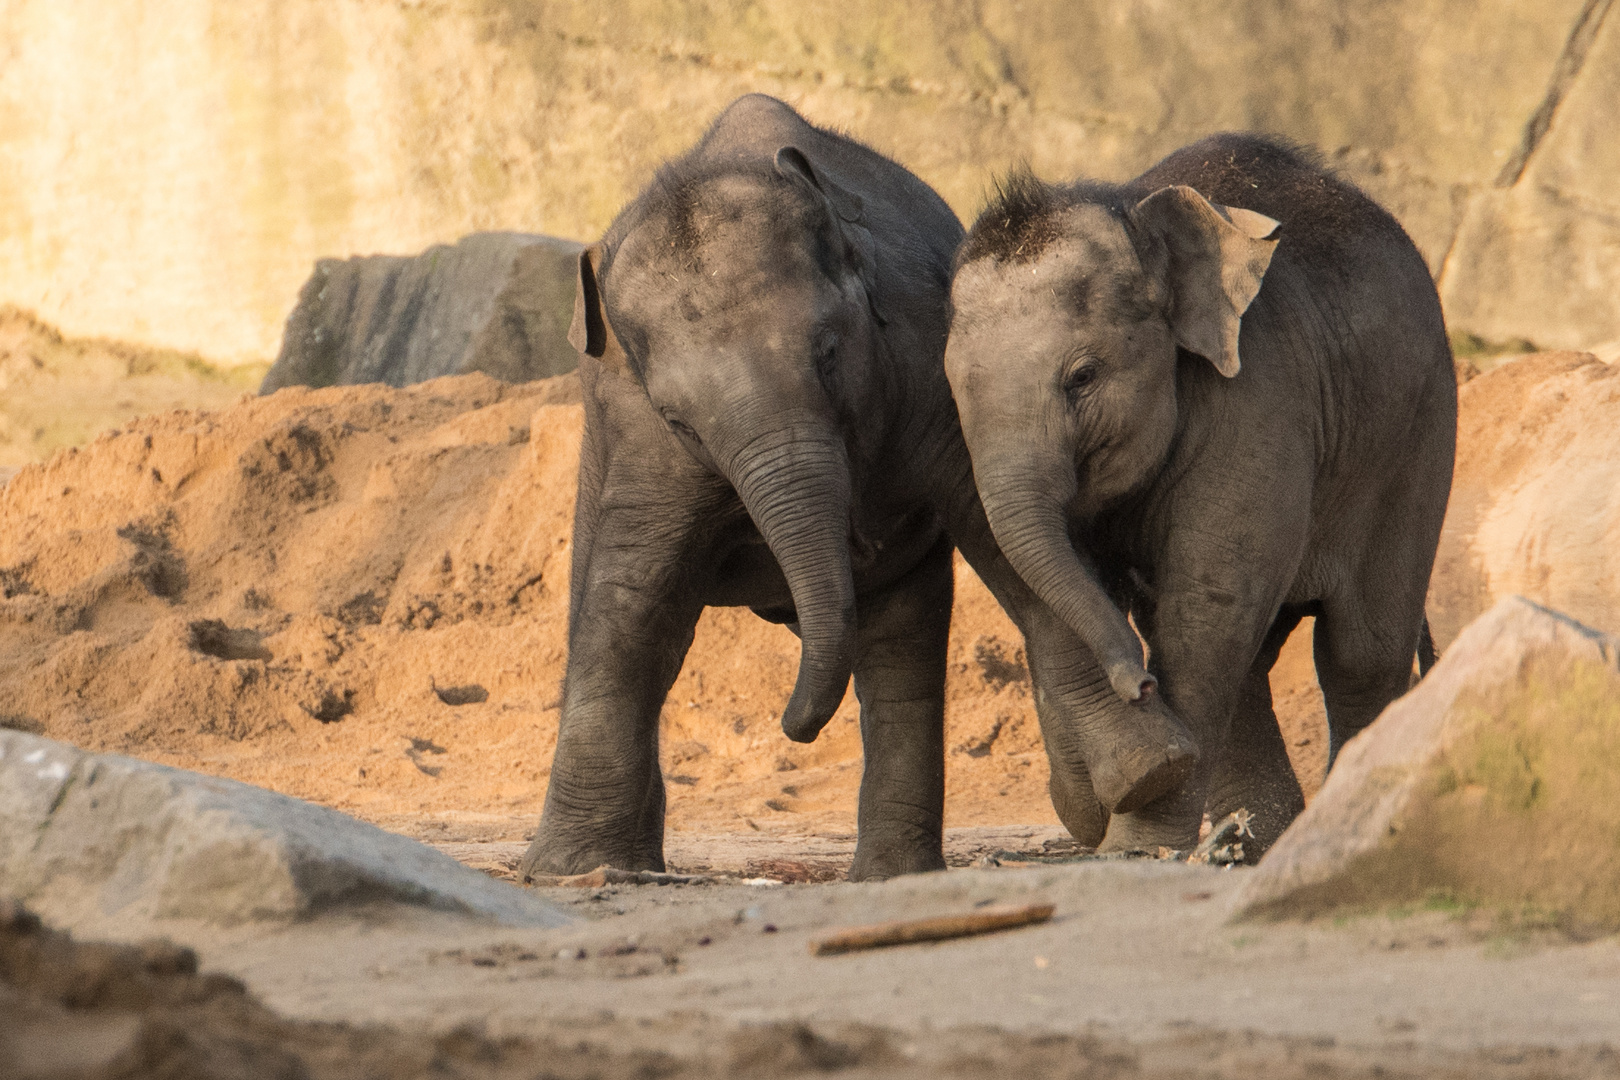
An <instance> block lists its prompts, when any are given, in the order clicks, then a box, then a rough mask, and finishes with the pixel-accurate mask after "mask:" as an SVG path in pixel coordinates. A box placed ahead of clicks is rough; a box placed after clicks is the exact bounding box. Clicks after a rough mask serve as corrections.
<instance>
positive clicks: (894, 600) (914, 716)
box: [849, 534, 954, 881]
mask: <svg viewBox="0 0 1620 1080" xmlns="http://www.w3.org/2000/svg"><path fill="white" fill-rule="evenodd" d="M951 551H952V545H951V542H950V540H949V538H947V537H946V536H944V535H943V534H942V535H941V536H940V538H939V540H938V541H937V542H936V543H935V544H934V546H933V547H932V548H930V549H929V551H928V553H927V554H926V555H924V556H923V558H922V561H921V562H919V563H918V564H917V565H916V566H915V567H914V568H912V570H911V571H910V572H909V573H908V574H906V576H905V577H903V578H901V579H900V580H899V581H898V582H896V583H895V584H894V585H892V586H890V587H889V588H887V589H885V590H884V591H883V592H881V593H879V594H877V595H876V596H863V597H861V599H860V608H859V612H858V616H857V620H858V638H857V652H856V659H855V695H856V697H857V698H858V699H859V701H860V703H861V751H862V756H863V763H862V771H861V794H860V808H859V815H858V819H857V820H858V830H857V832H858V836H859V839H858V840H857V842H856V845H855V862H854V865H853V866H851V867H850V871H849V879H850V880H851V881H878V880H882V879H884V878H889V877H894V876H895V875H897V874H910V873H916V872H918V871H922V870H943V869H944V868H945V856H944V852H943V848H942V834H943V829H944V819H945V658H946V647H947V645H948V644H949V638H950V628H951V598H952V591H953V585H954V583H953V580H952V576H951Z"/></svg>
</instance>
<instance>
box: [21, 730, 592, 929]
mask: <svg viewBox="0 0 1620 1080" xmlns="http://www.w3.org/2000/svg"><path fill="white" fill-rule="evenodd" d="M0 895H5V896H8V897H11V898H15V899H20V900H23V901H26V902H27V903H28V904H29V905H30V906H32V907H33V908H34V909H35V910H36V911H38V912H39V913H40V914H42V915H43V916H45V917H46V918H48V919H50V920H51V921H52V922H55V923H58V924H65V925H70V926H73V925H83V924H85V923H86V922H87V921H89V922H94V921H95V920H97V919H116V920H118V921H119V922H120V923H121V924H122V925H123V927H124V928H125V930H126V932H127V930H128V928H129V926H130V924H131V922H132V921H133V922H153V921H159V920H164V919H197V920H202V921H205V922H212V923H220V924H238V923H243V922H257V921H284V920H289V919H297V918H307V917H310V916H313V915H319V914H323V913H326V912H329V911H332V910H334V909H338V908H342V907H345V906H352V905H357V904H367V903H378V902H383V903H387V902H392V903H403V904H411V905H419V906H423V907H430V908H438V909H442V910H447V911H455V912H461V913H463V914H468V915H475V916H482V917H485V918H489V919H493V920H495V921H498V922H501V923H504V924H507V925H513V926H541V927H556V926H564V925H566V924H568V923H571V922H573V921H574V918H573V916H570V915H568V914H566V913H565V912H563V911H562V910H561V909H559V908H557V907H555V906H553V905H552V904H550V903H548V902H546V901H544V900H542V899H540V898H539V897H537V896H534V895H532V894H530V893H527V892H524V891H523V890H521V889H517V888H514V887H512V886H510V885H506V884H503V883H501V882H498V881H494V880H491V879H490V878H488V877H486V876H485V875H483V874H480V873H479V872H478V871H476V870H469V869H467V868H466V867H464V866H462V865H461V864H460V863H457V862H456V861H455V860H454V859H451V858H450V857H449V856H447V855H443V854H440V853H439V852H437V851H435V850H434V849H432V848H430V847H428V846H427V845H425V844H419V843H417V842H416V841H414V840H409V839H406V838H405V837H403V836H396V835H394V834H393V833H388V832H384V831H383V830H381V829H378V828H376V827H375V826H372V825H367V824H365V823H363V822H360V821H356V820H355V819H353V818H351V817H347V816H345V815H343V814H340V813H338V812H337V811H335V810H329V809H327V808H325V807H321V806H315V805H314V804H312V803H307V802H302V801H300V800H298V799H293V798H289V797H287V796H285V795H278V794H276V793H275V792H273V791H266V790H264V789H263V788H256V787H252V786H250V785H247V784H239V783H237V782H235V781H233V780H222V779H219V778H218V777H212V776H203V775H201V774H199V773H192V772H186V771H184V770H181V769H171V768H168V767H167V766H163V765H154V764H152V763H151V762H146V761H137V760H135V759H133V758H125V757H118V756H115V755H111V754H105V755H101V754H86V753H83V752H82V751H79V750H76V749H74V748H73V747H71V746H67V745H66V744H64V743H59V742H53V741H52V740H50V739H43V738H39V737H38V736H34V735H27V734H24V733H22V732H18V731H5V730H0Z"/></svg>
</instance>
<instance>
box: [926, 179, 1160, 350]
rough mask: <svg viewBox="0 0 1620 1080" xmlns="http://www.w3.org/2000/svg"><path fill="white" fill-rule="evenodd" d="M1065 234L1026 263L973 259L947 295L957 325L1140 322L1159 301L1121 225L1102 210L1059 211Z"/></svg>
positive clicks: (1097, 207)
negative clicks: (1073, 319)
mask: <svg viewBox="0 0 1620 1080" xmlns="http://www.w3.org/2000/svg"><path fill="white" fill-rule="evenodd" d="M1062 226H1063V228H1062V232H1061V234H1060V235H1059V236H1058V237H1057V238H1056V239H1054V240H1052V241H1050V242H1049V243H1048V244H1047V245H1046V247H1045V248H1044V249H1043V250H1042V251H1041V254H1040V255H1039V256H1038V257H1037V258H1035V259H1031V260H1029V261H1027V262H1019V261H1017V260H1013V259H1006V260H998V259H993V258H986V259H978V260H975V261H974V262H971V263H968V264H967V265H966V266H964V267H962V269H961V270H960V271H958V273H957V276H956V280H955V282H954V283H953V285H952V289H951V300H952V303H953V304H954V306H955V308H956V313H957V320H958V325H961V326H962V327H963V328H964V329H966V328H971V327H973V326H975V325H976V324H979V323H982V322H1000V321H1001V320H1004V319H1015V320H1019V321H1024V320H1030V319H1038V318H1043V317H1044V318H1052V317H1079V318H1092V319H1097V318H1103V319H1107V318H1111V317H1113V316H1114V315H1115V314H1116V313H1118V314H1125V315H1126V316H1127V317H1128V318H1132V319H1134V318H1139V317H1141V313H1142V309H1143V308H1144V306H1146V305H1151V304H1152V303H1154V302H1155V301H1156V299H1157V294H1158V292H1159V289H1158V286H1157V283H1156V282H1154V281H1152V280H1150V279H1149V277H1148V276H1147V275H1146V274H1145V273H1144V272H1143V269H1142V264H1141V260H1140V259H1139V258H1138V256H1137V254H1136V249H1135V246H1134V245H1133V244H1132V243H1131V238H1130V236H1129V234H1127V233H1126V231H1125V226H1124V224H1123V223H1122V222H1121V221H1120V220H1119V219H1118V218H1117V217H1115V216H1114V215H1113V214H1111V213H1109V212H1108V211H1107V210H1106V209H1104V208H1103V207H1100V206H1090V205H1084V206H1077V207H1071V208H1069V209H1066V210H1064V211H1063V212H1062Z"/></svg>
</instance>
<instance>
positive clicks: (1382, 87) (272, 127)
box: [0, 0, 1620, 360]
mask: <svg viewBox="0 0 1620 1080" xmlns="http://www.w3.org/2000/svg"><path fill="white" fill-rule="evenodd" d="M1610 2H1611V0H1548V2H1545V3H1537V4H1529V3H1526V2H1523V0H1519V2H1509V0H1481V2H1464V0H1362V2H1356V3H1351V2H1349V0H1185V2H1181V3H1176V4H1169V3H1165V2H1163V0H1127V2H1107V3H1104V2H1102V0H1085V2H1077V0H980V2H969V0H938V2H923V0H899V2H889V3H882V4H874V5H868V6H864V7H863V6H860V5H845V4H833V3H827V2H823V0H793V2H790V0H757V2H746V0H685V2H654V0H606V2H603V3H597V4H590V5H585V4H578V3H555V2H548V0H403V2H398V0H396V2H384V0H322V2H319V3H317V2H315V0H236V2H232V3H225V2H223V0H144V2H141V3H136V2H133V0H97V2H91V0H0V14H3V15H4V18H0V57H4V62H3V63H0V301H7V302H11V303H15V304H18V305H21V306H24V307H27V308H32V309H34V310H35V311H37V312H38V313H39V314H40V315H41V316H42V317H44V318H46V319H48V320H50V321H52V322H55V323H57V324H59V325H61V326H62V327H63V328H64V329H67V330H69V331H70V332H73V333H80V334H105V335H109V336H115V337H120V338H127V339H132V340H138V341H146V342H151V343H154V344H163V345H171V346H178V347H182V348H188V349H194V350H196V351H199V352H202V353H204V354H206V355H208V356H210V357H214V358H218V359H225V360H230V359H236V358H267V357H269V356H271V355H273V354H274V353H275V351H276V348H277V343H278V340H279V336H280V333H281V327H282V323H283V320H284V319H285V317H286V313H287V312H288V311H289V310H290V309H291V307H292V304H293V302H294V300H295V298H296V296H297V291H298V288H299V286H300V284H301V283H302V282H303V280H304V279H305V278H306V277H307V275H308V273H309V268H310V266H311V264H312V263H313V261H314V260H315V259H316V258H318V257H323V256H339V257H341V256H348V255H354V254H368V253H377V252H396V253H400V252H412V251H417V250H420V249H422V248H424V247H426V246H428V245H430V244H433V243H439V242H447V241H453V240H454V239H456V238H457V237H459V236H461V235H464V234H465V233H468V232H472V231H475V230H487V229H517V230H523V231H534V232H549V233H553V234H557V235H562V236H568V237H574V238H580V239H587V238H589V237H591V236H593V235H594V234H596V233H598V232H599V231H600V230H601V229H602V228H603V227H604V226H605V224H606V223H607V221H608V220H609V218H610V217H611V216H612V214H613V212H614V210H615V209H616V208H617V207H618V206H619V205H620V204H621V203H622V202H623V201H624V200H625V199H626V198H628V197H629V196H630V195H632V194H633V193H634V192H635V190H636V189H637V188H638V187H639V186H640V185H641V184H642V183H644V182H645V181H646V179H647V178H648V177H649V176H650V175H651V173H652V170H653V169H654V168H655V167H656V165H657V164H658V162H659V161H661V160H662V159H664V158H665V157H667V156H669V155H670V154H673V153H676V152H679V151H680V150H681V149H682V148H684V147H685V146H687V145H689V144H690V143H691V142H692V141H693V140H694V139H695V138H696V137H697V136H698V135H699V134H700V133H701V131H702V130H703V128H704V126H705V125H706V124H707V122H708V121H709V120H710V119H711V118H712V117H713V115H714V114H715V113H716V112H717V111H718V110H719V109H720V108H721V107H723V106H724V104H725V103H726V102H727V101H729V100H731V99H732V98H734V97H736V96H737V95H739V94H741V93H745V92H748V91H752V90H759V91H763V92H766V93H771V94H775V95H777V96H780V97H782V98H785V99H786V100H788V101H790V102H792V103H793V104H795V105H797V106H799V107H800V108H801V109H802V110H804V111H805V112H806V113H807V114H808V115H809V116H810V117H811V118H812V119H814V120H817V121H819V122H823V123H830V124H834V125H838V126H840V127H843V128H845V129H847V130H849V131H851V132H853V133H855V134H856V135H858V136H859V137H861V138H863V139H864V140H866V141H867V142H869V143H871V144H873V145H874V146H876V147H877V148H879V149H881V150H884V151H886V152H888V153H891V154H893V155H895V156H896V157H898V158H899V159H900V160H901V161H903V162H905V163H906V164H908V165H909V166H911V167H912V168H913V169H915V170H916V171H917V172H918V173H919V174H920V175H922V176H923V177H924V178H925V179H927V180H928V181H929V182H931V183H933V184H934V185H935V186H936V187H938V188H939V190H940V191H941V193H942V194H943V195H944V196H945V197H946V198H947V200H949V201H950V203H951V204H952V206H953V207H955V209H956V211H957V212H958V214H960V215H962V216H963V217H964V218H968V217H971V215H972V214H973V213H974V212H975V210H976V209H977V206H978V204H979V200H980V198H981V196H982V193H983V192H984V190H985V188H986V186H987V184H988V182H989V180H990V179H991V177H992V176H994V175H995V174H996V173H998V172H1000V171H1002V170H1004V169H1006V168H1007V167H1008V166H1010V165H1011V164H1013V163H1015V162H1017V161H1019V160H1023V159H1027V160H1028V161H1030V163H1031V164H1032V165H1033V166H1034V167H1035V169H1036V170H1037V171H1038V172H1040V173H1042V174H1043V175H1048V176H1054V177H1056V176H1068V175H1075V174H1082V173H1085V174H1091V175H1096V176H1102V177H1107V178H1114V179H1121V178H1124V177H1127V176H1130V175H1132V174H1133V173H1135V172H1137V171H1139V170H1140V169H1142V168H1144V167H1145V166H1147V165H1148V164H1150V163H1151V162H1152V161H1154V160H1155V159H1156V158H1158V157H1159V156H1161V155H1162V154H1164V153H1166V152H1168V151H1169V150H1171V149H1174V148H1175V147H1176V146H1178V145H1181V144H1183V143H1185V142H1187V141H1190V140H1191V139H1194V138H1196V137H1198V136H1199V135H1202V134H1204V133H1207V132H1209V131H1213V130H1221V129H1227V128H1259V129H1263V130H1270V131H1275V132H1280V133H1282V134H1285V135H1288V136H1291V137H1293V138H1296V139H1300V140H1302V141H1306V142H1311V143H1315V144H1317V145H1319V146H1321V147H1322V148H1323V149H1324V150H1325V151H1326V152H1327V154H1328V156H1329V158H1330V159H1331V160H1332V161H1333V162H1334V163H1335V164H1337V165H1338V166H1339V167H1340V168H1341V169H1343V170H1344V171H1345V172H1346V173H1347V174H1348V175H1349V176H1350V177H1352V178H1353V179H1355V180H1356V181H1357V182H1359V183H1361V184H1362V185H1364V186H1365V187H1366V188H1367V189H1368V190H1369V191H1370V192H1372V193H1373V194H1374V195H1375V196H1376V197H1378V198H1379V199H1380V200H1382V201H1383V202H1384V203H1385V204H1386V205H1388V206H1389V207H1390V208H1391V209H1392V210H1393V211H1394V212H1395V213H1396V214H1397V215H1398V216H1400V218H1401V219H1402V221H1403V222H1404V223H1405V224H1406V226H1407V228H1408V230H1409V231H1410V232H1411V233H1412V235H1413V237H1414V239H1415V240H1416V241H1417V242H1418V244H1419V246H1420V247H1421V248H1422V249H1423V251H1424V253H1425V255H1426V256H1427V257H1428V259H1429V262H1430V265H1431V268H1432V269H1434V271H1435V272H1436V274H1437V276H1438V278H1439V281H1440V286H1441V291H1442V295H1443V297H1444V299H1445V301H1446V304H1447V310H1448V313H1449V315H1450V317H1451V319H1452V321H1453V324H1454V325H1455V326H1458V327H1460V328H1462V329H1467V330H1471V331H1474V332H1476V333H1479V334H1481V335H1483V336H1486V337H1491V338H1498V339H1501V338H1507V337H1515V336H1523V337H1528V338H1530V339H1531V340H1533V341H1535V342H1537V343H1538V344H1543V345H1551V346H1570V347H1576V346H1581V345H1590V344H1593V343H1596V342H1600V341H1605V340H1609V339H1614V338H1620V290H1616V289H1615V288H1613V283H1614V282H1615V281H1616V280H1617V276H1616V274H1617V271H1620V169H1617V168H1615V167H1614V166H1615V165H1616V164H1620V161H1617V160H1616V159H1617V158H1620V149H1617V146H1616V140H1615V139H1614V137H1613V135H1614V132H1613V121H1612V120H1611V119H1610V116H1611V114H1612V112H1613V104H1612V103H1613V102H1614V101H1616V100H1620V98H1617V96H1616V91H1620V28H1617V26H1616V23H1617V22H1620V17H1615V16H1612V15H1611V14H1610V10H1609V9H1610ZM1499 182H1502V183H1504V184H1505V186H1498V183H1499Z"/></svg>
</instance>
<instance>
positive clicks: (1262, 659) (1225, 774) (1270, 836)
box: [1206, 608, 1305, 862]
mask: <svg viewBox="0 0 1620 1080" xmlns="http://www.w3.org/2000/svg"><path fill="white" fill-rule="evenodd" d="M1303 614H1304V613H1303V612H1302V611H1298V610H1291V609H1289V608H1284V609H1283V611H1281V612H1280V613H1279V614H1278V615H1277V618H1276V620H1275V621H1274V622H1273V623H1272V625H1271V629H1270V630H1269V631H1267V633H1266V639H1265V643H1264V644H1263V645H1262V646H1261V647H1260V653H1259V655H1258V656H1256V657H1255V660H1254V664H1253V665H1252V666H1251V667H1250V668H1249V672H1248V674H1247V675H1246V676H1245V677H1244V680H1243V688H1242V690H1241V691H1240V693H1239V695H1238V701H1237V706H1236V708H1235V709H1234V710H1233V713H1232V725H1231V728H1230V729H1229V731H1228V733H1227V738H1226V745H1225V747H1224V748H1223V749H1222V750H1221V754H1220V759H1219V760H1218V761H1217V763H1216V765H1215V773H1214V778H1213V780H1212V781H1211V783H1210V789H1209V797H1208V802H1207V803H1206V807H1207V812H1208V813H1209V816H1210V820H1212V821H1219V820H1220V819H1221V818H1223V817H1225V816H1226V815H1227V814H1230V813H1232V812H1233V811H1234V810H1239V809H1243V810H1247V811H1248V812H1249V814H1250V815H1252V817H1251V820H1250V826H1249V827H1250V829H1251V830H1252V831H1253V833H1254V837H1253V839H1252V840H1245V841H1244V844H1243V849H1244V850H1243V853H1244V857H1245V860H1246V861H1248V862H1254V861H1255V860H1257V859H1258V858H1259V857H1260V856H1261V855H1263V854H1265V852H1266V850H1267V849H1268V848H1270V847H1271V845H1272V844H1273V843H1275V842H1276V840H1277V837H1279V836H1281V835H1282V832H1283V830H1284V829H1286V828H1288V826H1289V824H1291V823H1292V822H1293V820H1294V819H1295V818H1296V817H1298V816H1299V814H1300V812H1301V811H1302V810H1304V809H1305V794H1304V792H1303V791H1302V790H1301V789H1300V786H1299V778H1298V777H1297V776H1296V775H1295V773H1294V767H1293V764H1292V762H1290V761H1289V758H1288V745H1287V744H1286V743H1285V742H1284V741H1283V737H1282V732H1281V730H1280V729H1279V728H1278V726H1277V714H1276V713H1275V712H1274V711H1273V709H1272V702H1271V669H1272V667H1273V666H1275V664H1276V663H1277V655H1278V653H1280V652H1281V651H1282V647H1283V645H1284V643H1285V642H1287V640H1288V635H1289V634H1291V633H1293V631H1294V628H1295V627H1297V626H1298V625H1299V622H1300V619H1301V618H1302V617H1303Z"/></svg>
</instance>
